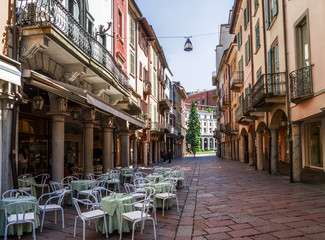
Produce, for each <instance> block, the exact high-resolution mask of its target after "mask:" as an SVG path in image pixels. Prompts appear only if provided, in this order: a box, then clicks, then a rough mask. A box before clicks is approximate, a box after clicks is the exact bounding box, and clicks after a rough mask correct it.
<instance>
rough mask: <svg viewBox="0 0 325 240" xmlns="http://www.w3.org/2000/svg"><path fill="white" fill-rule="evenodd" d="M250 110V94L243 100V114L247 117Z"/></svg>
mask: <svg viewBox="0 0 325 240" xmlns="http://www.w3.org/2000/svg"><path fill="white" fill-rule="evenodd" d="M252 110H253V108H252V97H251V94H247V95H246V97H245V98H244V104H243V114H244V115H246V116H247V115H249V113H250V112H251V111H252Z"/></svg>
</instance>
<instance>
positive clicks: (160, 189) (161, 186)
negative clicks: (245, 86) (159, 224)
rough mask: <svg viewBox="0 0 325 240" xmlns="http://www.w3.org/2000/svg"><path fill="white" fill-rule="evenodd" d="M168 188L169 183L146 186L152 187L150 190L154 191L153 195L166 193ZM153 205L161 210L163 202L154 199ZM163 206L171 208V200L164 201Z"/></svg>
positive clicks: (147, 185)
mask: <svg viewBox="0 0 325 240" xmlns="http://www.w3.org/2000/svg"><path fill="white" fill-rule="evenodd" d="M169 186H170V185H169V183H165V182H161V183H148V184H146V187H152V188H154V189H155V190H156V192H155V194H157V193H165V192H168V190H169ZM154 205H155V207H156V208H162V206H163V200H162V199H158V198H155V203H154ZM165 206H168V207H171V206H173V200H172V199H168V200H166V201H165Z"/></svg>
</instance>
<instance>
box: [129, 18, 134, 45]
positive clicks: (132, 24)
mask: <svg viewBox="0 0 325 240" xmlns="http://www.w3.org/2000/svg"><path fill="white" fill-rule="evenodd" d="M130 35H131V39H130V42H131V44H132V45H133V46H134V43H135V38H134V19H133V18H132V17H130Z"/></svg>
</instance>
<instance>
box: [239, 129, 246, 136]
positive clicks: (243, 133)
mask: <svg viewBox="0 0 325 240" xmlns="http://www.w3.org/2000/svg"><path fill="white" fill-rule="evenodd" d="M240 135H243V136H245V135H247V131H246V128H242V130H241V132H240Z"/></svg>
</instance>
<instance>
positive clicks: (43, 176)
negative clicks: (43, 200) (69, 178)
mask: <svg viewBox="0 0 325 240" xmlns="http://www.w3.org/2000/svg"><path fill="white" fill-rule="evenodd" d="M50 177H51V176H50V174H48V173H42V174H39V175H37V176H35V177H34V179H35V181H36V179H41V181H40V183H37V181H36V185H35V186H36V187H38V188H41V189H42V194H41V195H43V194H44V188H45V187H47V190H48V192H50V187H49V184H47V183H46V181H47V180H48V179H49V178H50Z"/></svg>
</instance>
